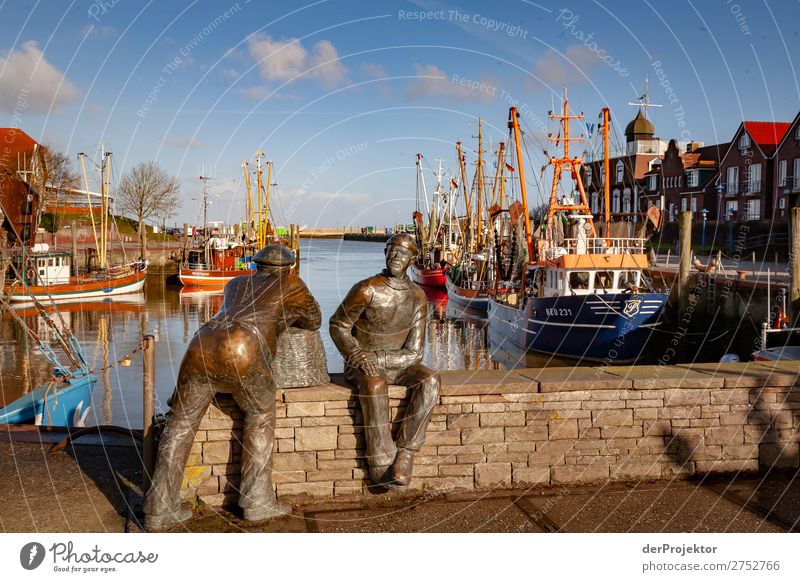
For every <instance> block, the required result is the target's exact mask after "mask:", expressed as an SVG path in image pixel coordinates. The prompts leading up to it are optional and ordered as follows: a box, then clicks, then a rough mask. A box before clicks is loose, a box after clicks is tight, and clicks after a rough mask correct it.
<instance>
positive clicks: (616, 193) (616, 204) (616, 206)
mask: <svg viewBox="0 0 800 582" xmlns="http://www.w3.org/2000/svg"><path fill="white" fill-rule="evenodd" d="M611 208H612V212H617V213H618V212H619V190H614V203H613V205H612V207H611Z"/></svg>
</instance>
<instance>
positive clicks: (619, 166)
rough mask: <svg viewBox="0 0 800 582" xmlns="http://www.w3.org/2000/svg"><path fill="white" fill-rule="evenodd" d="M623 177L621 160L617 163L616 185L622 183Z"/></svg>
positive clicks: (623, 171)
mask: <svg viewBox="0 0 800 582" xmlns="http://www.w3.org/2000/svg"><path fill="white" fill-rule="evenodd" d="M624 177H625V165H624V164H623V163H622V160H619V161H618V162H617V184H620V183H622V180H623V179H624Z"/></svg>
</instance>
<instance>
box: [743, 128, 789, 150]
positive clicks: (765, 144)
mask: <svg viewBox="0 0 800 582" xmlns="http://www.w3.org/2000/svg"><path fill="white" fill-rule="evenodd" d="M742 123H743V124H744V127H745V129H746V130H747V133H749V134H750V137H751V138H752V139H753V141H755V142H756V143H757V144H758V145H759V146H760V147H761V149H762V150H763V152H764V154H766V155H770V154H771V153H772V152H773V151H775V147H776V146H777V145H778V143H779V142H780V141H781V139H783V136H784V135H785V134H786V131H787V130H788V129H789V126H790V125H791V122H788V121H744V122H742Z"/></svg>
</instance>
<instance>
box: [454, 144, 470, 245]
mask: <svg viewBox="0 0 800 582" xmlns="http://www.w3.org/2000/svg"><path fill="white" fill-rule="evenodd" d="M456 154H457V155H458V167H459V169H460V170H461V188H462V190H463V192H464V204H465V205H466V209H467V230H468V231H469V230H471V229H472V195H471V194H470V192H469V191H468V190H467V168H466V166H465V164H464V162H465V160H464V153H463V152H462V151H461V142H460V141H457V142H456ZM464 238H465V240H464V241H463V242H464V243H466V242H467V241H466V236H465V237H464Z"/></svg>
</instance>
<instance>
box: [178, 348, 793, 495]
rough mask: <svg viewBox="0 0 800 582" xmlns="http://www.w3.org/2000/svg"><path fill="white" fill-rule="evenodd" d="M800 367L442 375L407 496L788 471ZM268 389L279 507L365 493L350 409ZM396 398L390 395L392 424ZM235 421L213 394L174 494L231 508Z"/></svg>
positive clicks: (329, 392)
mask: <svg viewBox="0 0 800 582" xmlns="http://www.w3.org/2000/svg"><path fill="white" fill-rule="evenodd" d="M798 375H800V365H798V364H792V363H789V364H779V365H778V364H775V365H770V364H755V363H750V364H726V365H718V364H700V365H693V366H632V367H625V368H618V367H614V368H608V367H606V368H546V369H522V370H514V371H511V372H504V371H479V372H445V373H443V374H442V390H441V395H440V398H439V402H438V404H437V406H436V407H435V409H434V412H433V417H432V419H431V423H430V426H429V428H428V437H427V440H426V443H425V447H424V448H423V449H422V450H421V451H420V452H419V453H418V454H417V456H416V459H415V466H414V480H413V481H412V487H411V489H412V491H415V492H417V493H420V492H424V493H430V494H441V493H447V492H452V491H458V490H491V489H498V488H528V487H532V486H544V485H562V484H570V485H571V484H581V483H600V482H605V481H608V480H640V479H661V478H674V477H683V476H690V475H695V474H706V473H718V472H731V471H757V470H759V469H760V468H762V469H763V468H765V467H774V466H779V467H798V461H799V459H800V451H799V450H798V443H799V442H800V436H799V435H798V428H800V387H797V380H798ZM334 382H336V383H334V384H328V385H325V386H318V387H313V388H294V389H284V390H279V391H278V394H277V400H278V402H277V416H278V418H277V426H276V431H275V439H276V442H275V456H274V466H273V480H274V483H275V487H276V490H277V494H278V497H279V498H281V499H284V500H289V501H296V502H303V501H322V500H332V499H334V500H335V499H342V500H348V499H349V500H352V499H353V498H360V497H362V496H364V495H369V494H370V493H369V491H368V488H367V480H366V462H365V459H364V457H363V455H364V438H363V429H362V428H361V425H362V420H361V413H360V410H359V408H358V400H357V398H356V396H355V394H354V393H353V391H352V390H351V389H350V388H349V387H346V386H345V385H344V384H343V382H342V381H341V379H340V378H339V379H337V378H334ZM405 396H406V389H405V388H401V387H392V388H391V390H390V397H391V406H392V417H393V418H397V416H398V414H400V413H401V412H402V410H403V398H404V397H405ZM241 431H242V413H241V411H239V410H238V408H237V407H236V405H235V404H234V403H233V400H232V399H231V398H229V397H227V396H224V395H223V396H220V397H219V399H218V402H217V405H212V406H211V407H210V408H209V411H208V413H207V415H206V417H205V418H204V420H203V423H202V425H201V427H200V430H199V432H198V434H197V437H196V441H195V443H194V447H193V449H192V454H191V457H190V459H189V463H188V466H187V467H186V473H185V474H186V479H185V482H184V489H183V493H184V496H185V497H186V498H190V499H191V498H194V497H196V496H199V497H200V498H201V499H203V500H204V501H205V502H206V503H209V504H211V505H222V504H227V503H229V502H233V503H235V501H236V499H237V483H238V473H239V462H240V458H241Z"/></svg>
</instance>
